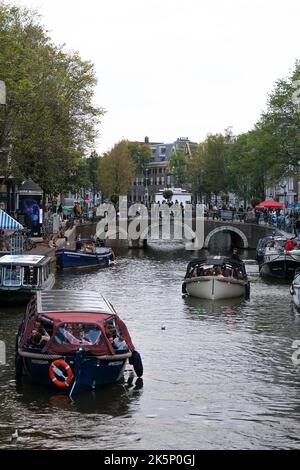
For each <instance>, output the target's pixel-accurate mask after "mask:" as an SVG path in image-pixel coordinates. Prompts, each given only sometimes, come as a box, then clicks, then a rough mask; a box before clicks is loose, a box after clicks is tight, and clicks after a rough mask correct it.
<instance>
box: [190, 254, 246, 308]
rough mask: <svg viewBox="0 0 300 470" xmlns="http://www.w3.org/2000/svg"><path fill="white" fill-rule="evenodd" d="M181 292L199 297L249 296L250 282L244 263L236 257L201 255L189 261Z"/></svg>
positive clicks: (226, 297) (213, 298)
mask: <svg viewBox="0 0 300 470" xmlns="http://www.w3.org/2000/svg"><path fill="white" fill-rule="evenodd" d="M182 293H183V294H188V295H191V296H193V297H198V298H200V299H211V300H218V299H229V298H233V297H241V296H245V297H246V298H248V297H249V293H250V283H249V280H248V278H247V274H246V269H245V265H244V263H243V261H242V260H240V259H239V258H238V257H235V258H225V257H221V256H211V257H206V256H205V257H201V258H196V259H194V260H192V261H190V262H189V264H188V266H187V271H186V275H185V278H184V282H183V284H182Z"/></svg>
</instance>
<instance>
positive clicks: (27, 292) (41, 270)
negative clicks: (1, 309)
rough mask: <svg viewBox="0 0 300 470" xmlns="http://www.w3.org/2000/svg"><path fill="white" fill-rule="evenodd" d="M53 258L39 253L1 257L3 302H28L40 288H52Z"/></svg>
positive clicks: (0, 275)
mask: <svg viewBox="0 0 300 470" xmlns="http://www.w3.org/2000/svg"><path fill="white" fill-rule="evenodd" d="M50 268H51V258H49V257H48V256H39V255H28V254H19V255H4V256H1V257H0V299H1V302H10V303H11V302H13V303H19V302H26V301H27V302H28V300H29V299H30V297H31V296H32V295H33V294H34V293H35V292H36V291H39V290H46V289H51V288H52V287H53V285H54V282H55V277H54V274H53V273H51V269H50Z"/></svg>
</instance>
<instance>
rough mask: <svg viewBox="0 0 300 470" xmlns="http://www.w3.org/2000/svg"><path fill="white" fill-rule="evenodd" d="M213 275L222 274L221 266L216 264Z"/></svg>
mask: <svg viewBox="0 0 300 470" xmlns="http://www.w3.org/2000/svg"><path fill="white" fill-rule="evenodd" d="M214 276H222V269H221V266H216V267H215V269H214Z"/></svg>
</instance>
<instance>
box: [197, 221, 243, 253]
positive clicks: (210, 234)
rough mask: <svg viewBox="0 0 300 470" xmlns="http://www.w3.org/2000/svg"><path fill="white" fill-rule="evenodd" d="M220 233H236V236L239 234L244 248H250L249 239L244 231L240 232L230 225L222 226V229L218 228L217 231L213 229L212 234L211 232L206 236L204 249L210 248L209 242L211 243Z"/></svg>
mask: <svg viewBox="0 0 300 470" xmlns="http://www.w3.org/2000/svg"><path fill="white" fill-rule="evenodd" d="M219 232H234V233H235V234H237V235H238V236H239V237H240V238H241V240H242V242H243V248H248V247H249V243H248V239H247V237H246V235H245V234H244V232H242V230H240V229H239V228H237V227H233V226H230V225H221V227H216V228H215V229H213V230H212V231H211V232H209V233H208V234H207V235H206V237H205V241H204V248H208V245H209V242H210V240H211V238H212V237H213V236H214V235H215V234H216V233H219Z"/></svg>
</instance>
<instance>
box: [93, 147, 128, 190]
mask: <svg viewBox="0 0 300 470" xmlns="http://www.w3.org/2000/svg"><path fill="white" fill-rule="evenodd" d="M134 177H135V166H134V163H133V161H132V158H131V156H130V154H129V149H128V142H127V141H126V140H122V141H121V142H119V143H118V144H116V145H115V146H114V148H113V149H112V150H111V151H110V152H108V153H106V154H105V155H104V156H103V157H102V158H101V162H100V183H101V189H102V191H103V192H104V194H105V195H106V196H107V197H111V196H112V195H113V194H115V195H117V196H124V195H126V194H127V193H128V191H129V189H130V188H131V186H132V183H133V180H134Z"/></svg>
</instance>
